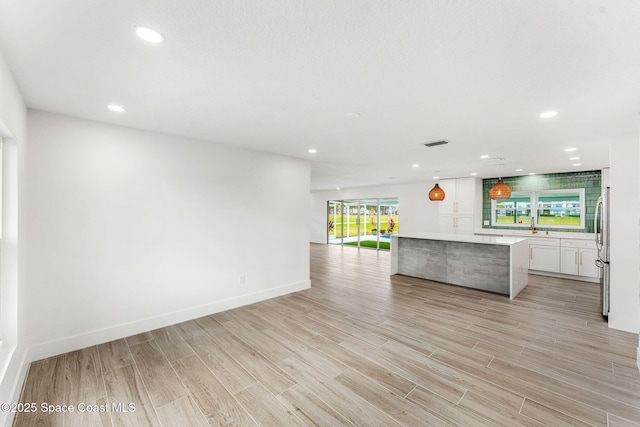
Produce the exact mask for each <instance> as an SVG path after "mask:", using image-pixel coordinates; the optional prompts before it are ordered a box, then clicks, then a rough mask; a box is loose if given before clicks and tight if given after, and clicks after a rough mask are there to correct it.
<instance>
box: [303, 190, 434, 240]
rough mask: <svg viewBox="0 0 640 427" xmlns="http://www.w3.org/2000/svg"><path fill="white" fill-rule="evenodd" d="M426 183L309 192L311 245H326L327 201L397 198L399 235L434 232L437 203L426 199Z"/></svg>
mask: <svg viewBox="0 0 640 427" xmlns="http://www.w3.org/2000/svg"><path fill="white" fill-rule="evenodd" d="M432 187H433V184H431V186H430V185H429V183H420V184H406V185H384V186H375V187H360V188H348V189H344V190H333V191H317V192H313V193H311V242H313V243H327V201H329V200H345V199H359V198H386V197H397V198H398V205H399V210H400V215H399V229H400V231H401V233H413V232H418V231H432V232H437V231H438V229H439V227H440V223H439V221H440V219H439V216H438V203H437V202H431V201H430V200H429V190H431V188H432Z"/></svg>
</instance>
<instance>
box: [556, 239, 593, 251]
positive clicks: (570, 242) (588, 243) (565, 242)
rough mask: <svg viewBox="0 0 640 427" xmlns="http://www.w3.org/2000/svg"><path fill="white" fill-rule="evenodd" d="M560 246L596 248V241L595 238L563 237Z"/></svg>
mask: <svg viewBox="0 0 640 427" xmlns="http://www.w3.org/2000/svg"><path fill="white" fill-rule="evenodd" d="M560 246H562V247H563V248H581V249H596V243H595V241H593V240H578V239H562V240H561V242H560Z"/></svg>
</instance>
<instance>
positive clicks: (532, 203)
mask: <svg viewBox="0 0 640 427" xmlns="http://www.w3.org/2000/svg"><path fill="white" fill-rule="evenodd" d="M555 193H577V194H578V196H579V198H580V208H579V210H580V224H579V225H567V224H542V225H540V224H539V218H540V209H539V206H538V201H539V200H540V197H541V196H544V195H545V194H555ZM527 194H528V195H529V217H534V216H535V226H536V227H539V228H550V229H554V228H555V229H571V230H579V229H584V228H585V223H586V206H585V189H584V188H566V189H559V190H538V191H514V192H512V193H511V195H512V196H514V195H515V196H519V195H527ZM498 202H501V201H498V200H491V226H492V227H500V228H507V227H508V228H530V227H531V222H529V223H528V224H524V223H523V224H517V223H500V222H498V221H497V218H498V216H497V213H498V209H497V208H496V205H497V203H498ZM513 210H514V214H516V215H517V210H518V209H517V207H514V209H513Z"/></svg>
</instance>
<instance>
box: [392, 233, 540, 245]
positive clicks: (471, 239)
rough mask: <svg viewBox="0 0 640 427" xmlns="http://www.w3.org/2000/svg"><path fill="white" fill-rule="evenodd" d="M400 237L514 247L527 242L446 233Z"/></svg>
mask: <svg viewBox="0 0 640 427" xmlns="http://www.w3.org/2000/svg"><path fill="white" fill-rule="evenodd" d="M398 237H403V238H409V239H425V240H443V241H447V242H464V243H483V244H486V245H507V246H509V245H513V244H515V243H519V242H525V243H526V242H527V239H526V238H525V237H510V236H509V237H502V236H473V235H468V234H445V233H427V232H424V233H410V234H400V235H399V236H398Z"/></svg>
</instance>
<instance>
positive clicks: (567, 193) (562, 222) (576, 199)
mask: <svg viewBox="0 0 640 427" xmlns="http://www.w3.org/2000/svg"><path fill="white" fill-rule="evenodd" d="M532 206H533V207H535V210H532ZM584 217H585V215H584V189H571V190H545V191H537V192H513V193H511V197H510V198H509V199H506V200H492V201H491V225H493V226H496V227H530V226H531V219H532V218H535V219H534V224H535V225H536V227H538V226H539V227H542V228H584V220H585V218H584Z"/></svg>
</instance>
